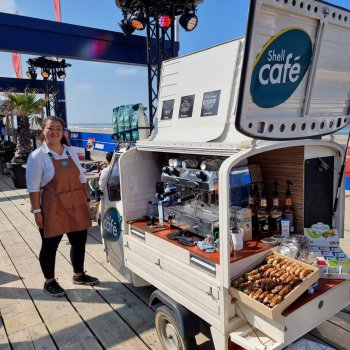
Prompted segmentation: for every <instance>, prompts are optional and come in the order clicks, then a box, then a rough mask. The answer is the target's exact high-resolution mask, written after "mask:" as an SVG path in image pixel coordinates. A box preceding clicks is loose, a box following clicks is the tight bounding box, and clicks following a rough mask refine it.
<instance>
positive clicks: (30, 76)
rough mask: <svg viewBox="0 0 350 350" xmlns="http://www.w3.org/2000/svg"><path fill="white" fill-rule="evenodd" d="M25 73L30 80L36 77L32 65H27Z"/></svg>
mask: <svg viewBox="0 0 350 350" xmlns="http://www.w3.org/2000/svg"><path fill="white" fill-rule="evenodd" d="M26 75H27V77H28V78H29V79H32V80H35V79H36V77H37V76H38V75H37V74H36V72H35V68H34V67H29V68H28V70H27V72H26Z"/></svg>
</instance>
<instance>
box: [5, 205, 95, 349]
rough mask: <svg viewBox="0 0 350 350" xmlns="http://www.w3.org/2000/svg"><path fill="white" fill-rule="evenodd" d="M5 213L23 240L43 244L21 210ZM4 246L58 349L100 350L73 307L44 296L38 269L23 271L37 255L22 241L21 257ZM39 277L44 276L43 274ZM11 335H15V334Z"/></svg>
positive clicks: (8, 210)
mask: <svg viewBox="0 0 350 350" xmlns="http://www.w3.org/2000/svg"><path fill="white" fill-rule="evenodd" d="M3 211H5V212H6V216H7V217H6V218H5V220H7V219H9V220H10V221H11V223H12V224H13V225H14V227H15V228H16V229H17V228H18V227H22V228H23V230H24V231H23V232H22V236H25V235H28V237H27V238H28V239H29V240H30V241H31V242H38V241H39V240H40V237H39V235H38V233H37V232H36V235H35V236H33V234H32V233H31V232H30V231H31V230H30V229H28V228H29V227H28V220H27V219H26V218H25V217H24V216H23V215H19V213H18V210H17V213H16V212H15V211H14V210H13V207H9V208H6V209H4V208H3ZM16 214H17V215H16ZM23 223H26V225H23ZM29 226H30V225H29ZM0 232H1V231H0ZM2 233H3V232H2ZM5 234H6V232H5ZM1 237H2V235H1ZM39 245H40V243H39ZM4 246H5V248H6V250H7V252H8V253H9V254H10V255H11V257H12V259H13V262H14V263H15V264H16V263H17V262H19V264H18V265H17V264H16V267H17V269H18V271H19V273H20V274H22V272H24V271H25V278H24V279H23V283H24V284H25V286H26V287H27V289H28V290H29V292H30V294H31V297H32V298H33V300H34V303H35V305H36V307H37V309H38V311H39V313H40V315H41V317H42V318H43V320H44V322H45V324H46V325H47V328H48V330H49V332H50V333H51V334H52V336H53V337H54V339H55V342H56V343H57V344H58V346H59V348H60V349H73V348H74V349H91V350H95V349H101V346H100V345H99V343H98V341H97V340H96V338H95V336H94V334H93V333H91V331H90V330H89V329H88V328H87V326H86V324H85V323H84V321H83V320H82V319H81V317H80V316H79V315H78V314H77V313H76V311H75V309H74V307H73V306H72V305H71V303H70V302H69V301H68V300H67V299H66V298H58V299H55V298H52V297H50V296H47V295H46V294H44V293H43V291H42V283H43V278H42V277H40V278H38V269H37V268H33V269H24V266H27V265H25V264H24V263H23V262H24V260H26V259H31V258H32V257H33V255H34V253H33V251H32V250H31V249H30V247H29V246H28V245H27V244H26V243H25V242H24V241H23V239H22V243H21V255H19V254H17V250H18V246H16V245H11V244H10V245H6V244H4ZM38 265H39V264H38V262H37V264H36V266H38ZM39 276H41V272H40V275H39ZM22 289H23V288H22ZM24 290H25V289H24ZM0 307H1V310H2V312H3V311H6V309H5V310H4V308H3V307H2V306H0ZM4 319H5V324H6V318H5V317H4ZM28 320H33V317H28ZM31 322H33V321H31ZM6 327H7V326H6ZM23 328H25V327H21V328H19V329H17V331H19V330H21V329H23ZM8 333H10V332H8ZM11 333H13V331H12V332H11Z"/></svg>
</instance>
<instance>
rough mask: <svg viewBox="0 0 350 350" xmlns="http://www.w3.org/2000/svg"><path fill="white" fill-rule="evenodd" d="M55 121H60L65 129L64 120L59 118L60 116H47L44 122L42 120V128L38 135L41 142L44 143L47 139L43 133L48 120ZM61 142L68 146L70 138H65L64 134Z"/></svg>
mask: <svg viewBox="0 0 350 350" xmlns="http://www.w3.org/2000/svg"><path fill="white" fill-rule="evenodd" d="M50 120H51V121H53V122H59V123H61V125H62V129H63V130H64V120H63V119H61V118H59V117H55V116H50V117H46V118H45V119H44V120H43V121H42V122H41V130H40V131H39V135H38V137H37V139H38V141H40V142H41V143H43V142H44V141H45V137H44V135H43V130H44V128H45V125H46V123H47V122H48V121H50ZM61 144H62V145H66V146H68V140H67V139H66V138H65V136H64V135H63V136H62V138H61Z"/></svg>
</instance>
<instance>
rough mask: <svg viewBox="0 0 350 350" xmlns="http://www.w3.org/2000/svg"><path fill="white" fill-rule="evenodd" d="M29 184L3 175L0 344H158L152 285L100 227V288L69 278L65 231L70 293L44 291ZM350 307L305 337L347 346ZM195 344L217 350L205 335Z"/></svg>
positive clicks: (96, 249)
mask: <svg viewBox="0 0 350 350" xmlns="http://www.w3.org/2000/svg"><path fill="white" fill-rule="evenodd" d="M29 209H30V203H29V198H28V195H27V194H26V192H25V190H18V189H14V188H13V184H12V180H11V179H10V177H8V176H4V175H1V176H0V350H22V349H25V350H29V349H33V350H34V349H35V350H38V349H41V350H44V349H49V350H50V349H60V350H63V349H69V350H71V349H91V350H98V349H130V350H136V349H137V350H143V349H161V345H160V342H159V340H158V337H157V333H156V331H155V328H154V321H153V319H154V310H153V309H152V308H149V307H148V298H149V295H150V293H151V292H152V288H134V287H133V286H132V285H130V283H128V282H127V281H126V280H125V279H124V278H123V277H122V276H120V275H119V274H118V273H117V271H115V270H114V269H113V267H112V266H110V265H109V264H108V263H107V262H106V258H105V253H104V251H103V246H102V244H101V239H100V234H99V229H98V227H97V226H95V227H93V228H91V230H90V232H89V237H88V243H87V254H86V269H87V271H88V273H90V274H92V275H95V276H97V277H99V279H100V280H101V283H100V284H99V285H97V286H95V287H86V286H75V285H73V284H72V282H71V277H72V269H71V265H70V260H69V243H68V240H67V239H66V238H65V237H64V238H63V240H62V242H61V244H60V246H59V251H58V254H57V258H56V261H57V264H56V272H57V277H58V279H59V282H60V283H61V285H62V286H63V287H64V288H65V289H66V290H67V296H66V297H62V298H52V297H49V296H47V295H46V294H44V293H43V291H42V287H43V277H42V273H41V270H40V266H39V262H38V253H39V250H40V236H39V233H38V231H37V228H36V226H35V223H34V218H33V215H32V214H31V213H30V212H29ZM349 331H350V307H348V308H347V309H346V310H343V312H340V313H338V314H337V315H336V316H334V317H332V318H331V319H329V320H328V321H326V322H324V323H323V324H322V325H320V326H319V327H318V328H316V329H314V330H313V331H312V332H310V333H309V334H308V335H307V336H306V337H308V338H309V339H313V340H315V341H318V342H324V343H326V344H329V345H330V346H332V347H334V348H335V349H350V332H349ZM197 343H198V344H199V345H198V349H200V350H210V349H213V345H212V343H211V342H210V341H209V340H208V339H207V338H206V337H205V336H204V335H199V336H198V337H197Z"/></svg>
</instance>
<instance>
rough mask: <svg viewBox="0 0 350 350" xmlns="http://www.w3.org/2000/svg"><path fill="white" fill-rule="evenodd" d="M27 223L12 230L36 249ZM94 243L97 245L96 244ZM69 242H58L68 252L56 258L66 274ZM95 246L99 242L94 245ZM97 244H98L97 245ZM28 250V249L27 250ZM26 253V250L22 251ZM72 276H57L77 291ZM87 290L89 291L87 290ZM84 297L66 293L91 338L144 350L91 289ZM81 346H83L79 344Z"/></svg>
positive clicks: (19, 259)
mask: <svg viewBox="0 0 350 350" xmlns="http://www.w3.org/2000/svg"><path fill="white" fill-rule="evenodd" d="M6 212H7V216H8V218H9V219H10V220H11V219H12V218H13V217H14V215H15V214H16V213H15V212H14V210H13V208H9V209H7V210H6ZM25 220H26V219H24V218H22V219H17V221H16V223H15V226H16V229H18V231H20V233H21V234H22V236H23V238H24V239H25V240H26V241H27V244H28V245H29V246H32V248H34V249H36V248H37V244H35V243H34V241H38V239H37V240H33V239H32V237H31V236H28V233H27V231H28V229H26V230H24V227H26V228H27V227H28V226H27V225H24V224H23V221H25ZM95 242H96V241H95ZM67 243H68V241H67V238H66V237H65V238H64V239H63V241H62V242H61V246H62V247H65V248H66V250H67V256H66V259H65V258H64V257H62V256H61V255H60V254H58V255H57V259H56V260H57V266H58V267H59V268H61V267H62V266H63V267H64V270H65V271H71V270H72V267H71V266H70V264H69V263H68V260H69V249H70V247H69V246H68V245H67ZM97 243H98V242H97ZM98 244H99V243H98ZM27 249H28V248H27ZM23 250H25V248H24V249H23ZM13 254H14V255H15V257H14V258H15V259H16V262H17V263H20V265H21V262H22V257H23V254H24V252H23V251H22V252H21V254H16V252H13ZM71 276H72V273H68V274H67V273H65V274H59V277H60V281H61V282H64V286H69V285H71V286H72V287H73V288H76V287H75V286H73V285H72V283H71ZM86 288H88V289H86ZM78 289H79V290H80V289H82V290H84V287H78ZM85 292H86V293H81V292H80V294H78V297H77V293H76V291H75V290H74V289H73V290H68V292H67V296H68V299H69V300H70V302H71V303H72V305H73V306H74V308H75V310H76V311H77V312H78V314H79V316H80V317H82V319H83V320H84V321H85V322H86V323H87V324H88V325H89V327H90V328H91V330H92V331H93V334H94V335H95V336H97V337H98V338H99V339H100V342H101V343H102V344H103V346H105V347H108V348H110V349H117V348H129V349H134V348H137V349H146V348H147V347H146V345H144V344H143V343H142V341H140V339H139V338H138V337H135V333H134V332H133V331H132V330H131V329H130V328H129V326H127V325H126V324H125V322H124V321H123V320H122V319H121V318H120V317H119V316H118V315H117V313H115V312H114V311H113V309H112V308H111V306H109V305H108V304H107V303H105V302H104V300H103V299H102V298H101V297H100V295H99V294H98V293H97V292H96V291H94V290H93V289H91V288H90V287H85ZM38 309H39V310H40V312H41V313H42V314H43V317H44V319H45V322H46V323H47V324H48V326H49V328H50V324H49V322H50V320H48V319H47V317H45V316H44V314H45V310H43V309H42V306H40V305H38ZM111 324H112V325H113V329H114V330H113V332H111V331H110V327H111ZM81 343H82V344H83V342H81Z"/></svg>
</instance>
